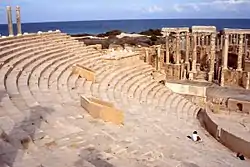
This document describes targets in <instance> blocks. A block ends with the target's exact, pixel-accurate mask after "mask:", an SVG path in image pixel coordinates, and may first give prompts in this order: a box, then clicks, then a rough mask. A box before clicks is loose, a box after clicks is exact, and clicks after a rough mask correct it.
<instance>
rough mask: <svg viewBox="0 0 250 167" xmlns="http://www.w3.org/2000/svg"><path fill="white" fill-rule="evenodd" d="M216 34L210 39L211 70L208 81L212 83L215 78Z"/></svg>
mask: <svg viewBox="0 0 250 167" xmlns="http://www.w3.org/2000/svg"><path fill="white" fill-rule="evenodd" d="M215 40H216V39H215V34H212V35H211V37H210V45H211V49H210V68H209V75H208V76H209V77H208V80H209V81H210V82H212V81H213V76H214V63H215Z"/></svg>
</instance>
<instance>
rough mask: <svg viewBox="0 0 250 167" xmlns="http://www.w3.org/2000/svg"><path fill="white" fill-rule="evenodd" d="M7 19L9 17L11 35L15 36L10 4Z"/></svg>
mask: <svg viewBox="0 0 250 167" xmlns="http://www.w3.org/2000/svg"><path fill="white" fill-rule="evenodd" d="M7 19H8V30H9V36H13V35H14V32H13V23H12V13H11V7H10V6H7Z"/></svg>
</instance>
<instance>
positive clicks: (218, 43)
mask: <svg viewBox="0 0 250 167" xmlns="http://www.w3.org/2000/svg"><path fill="white" fill-rule="evenodd" d="M216 41H217V43H216V50H217V51H219V50H220V39H219V38H218V37H217V40H216Z"/></svg>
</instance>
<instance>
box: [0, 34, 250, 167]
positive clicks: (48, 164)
mask: <svg viewBox="0 0 250 167" xmlns="http://www.w3.org/2000/svg"><path fill="white" fill-rule="evenodd" d="M0 61H1V66H0V77H1V79H0V82H1V84H0V85H1V88H0V100H1V106H0V127H1V130H0V134H1V137H0V166H4V167H5V166H10V167H29V166H30V167H36V166H37V167H38V166H40V167H41V166H43V167H72V166H77V167H80V166H82V167H83V166H84V167H85V166H90V167H94V166H95V167H103V166H107V167H113V166H114V167H122V166H131V167H144V166H150V167H151V166H152V167H153V166H164V167H168V166H169V167H174V166H200V167H203V166H214V167H216V166H249V162H248V161H239V160H237V159H236V158H235V157H234V155H233V154H232V153H231V152H230V151H229V150H227V149H226V148H224V147H223V146H221V145H220V144H219V143H217V142H216V141H215V140H214V139H213V138H212V137H211V136H210V135H208V134H207V133H206V132H205V131H204V130H203V129H202V128H201V127H200V126H199V124H198V122H197V120H196V119H195V115H196V112H197V111H198V110H199V108H198V107H196V106H195V105H193V104H192V103H190V102H189V101H187V100H186V99H185V98H183V97H181V96H179V95H177V94H174V93H173V92H171V91H170V90H169V89H168V88H166V87H165V86H163V85H162V84H159V83H158V82H156V81H155V80H153V79H152V78H151V77H150V74H151V72H152V71H153V69H152V68H151V66H149V65H147V64H145V63H143V62H141V61H140V60H138V61H137V62H133V64H132V65H129V66H119V65H116V66H114V65H111V64H109V63H108V62H105V61H103V60H102V58H101V52H100V51H98V50H96V49H95V48H94V47H91V46H84V45H83V44H81V43H78V42H77V41H75V40H72V39H71V38H70V37H69V36H67V35H66V34H63V33H60V32H52V33H42V34H40V35H36V34H31V35H27V36H21V37H13V38H1V39H0ZM77 63H78V64H81V65H83V66H86V67H88V68H91V69H92V70H94V71H95V72H96V75H97V81H98V82H97V83H92V82H90V81H86V80H85V79H84V78H80V77H79V76H78V75H75V74H72V73H71V71H72V65H74V64H77ZM82 94H83V95H85V96H90V95H91V96H95V97H97V98H100V99H102V100H106V101H110V102H113V103H114V104H115V105H116V106H117V107H118V108H120V109H121V110H123V111H124V114H125V124H124V126H115V125H113V124H110V123H104V122H101V121H99V120H94V119H92V118H91V117H90V116H89V115H88V114H87V112H86V111H85V110H84V109H83V108H82V107H80V97H79V96H80V95H82ZM193 130H198V131H199V133H200V135H201V137H202V138H203V143H199V144H195V143H193V142H191V141H189V140H188V139H187V138H186V136H187V135H189V134H190V133H191V132H192V131H193Z"/></svg>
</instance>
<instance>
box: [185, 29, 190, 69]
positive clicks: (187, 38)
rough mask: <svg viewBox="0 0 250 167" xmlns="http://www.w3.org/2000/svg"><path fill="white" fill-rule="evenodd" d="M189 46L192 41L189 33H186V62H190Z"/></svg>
mask: <svg viewBox="0 0 250 167" xmlns="http://www.w3.org/2000/svg"><path fill="white" fill-rule="evenodd" d="M189 47H190V41H189V33H186V57H185V63H186V64H188V63H189Z"/></svg>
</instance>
